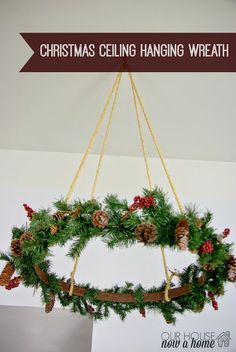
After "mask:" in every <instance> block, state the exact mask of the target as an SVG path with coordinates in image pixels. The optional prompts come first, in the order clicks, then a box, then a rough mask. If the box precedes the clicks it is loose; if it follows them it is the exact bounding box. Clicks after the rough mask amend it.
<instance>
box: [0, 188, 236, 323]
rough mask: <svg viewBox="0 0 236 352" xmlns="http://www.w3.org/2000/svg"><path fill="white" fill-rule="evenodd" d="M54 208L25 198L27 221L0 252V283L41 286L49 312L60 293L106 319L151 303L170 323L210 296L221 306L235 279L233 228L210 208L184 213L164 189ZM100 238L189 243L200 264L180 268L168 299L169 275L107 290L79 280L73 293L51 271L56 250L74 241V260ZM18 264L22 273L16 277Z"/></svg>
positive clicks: (75, 307)
mask: <svg viewBox="0 0 236 352" xmlns="http://www.w3.org/2000/svg"><path fill="white" fill-rule="evenodd" d="M54 207H55V209H56V211H54V212H52V211H51V210H50V209H41V210H39V211H37V212H35V211H33V209H31V208H30V207H29V206H28V205H26V204H24V208H25V210H26V212H27V216H28V218H29V220H30V221H29V224H27V225H26V226H22V227H14V228H13V230H12V241H11V246H10V251H9V253H1V255H0V259H1V260H5V261H7V264H6V265H5V267H4V269H3V271H2V273H1V275H0V285H1V286H5V288H6V289H7V290H11V289H13V288H15V287H17V286H18V285H19V284H20V282H21V283H22V284H23V285H24V286H26V287H33V288H35V289H39V288H40V289H41V293H42V294H41V296H42V301H43V303H44V304H45V311H46V312H47V313H48V312H50V311H51V310H52V309H53V306H54V302H55V298H57V299H58V300H59V301H60V303H61V305H62V306H63V307H66V306H69V307H70V308H71V310H72V311H73V312H79V313H80V314H81V315H89V316H91V317H93V318H94V319H103V318H108V317H109V314H110V311H111V310H112V311H114V312H115V313H117V314H118V315H119V317H120V318H121V319H122V320H123V319H124V318H125V317H126V315H127V314H128V313H129V312H131V311H133V310H138V311H139V313H140V314H141V315H142V316H143V317H145V316H146V311H147V310H154V311H158V312H160V313H162V315H163V316H164V318H165V320H166V322H167V323H174V322H175V315H176V313H179V314H183V313H184V312H185V311H187V310H188V311H192V312H200V311H202V309H203V308H204V305H205V304H206V303H211V304H212V306H213V308H214V309H215V310H217V309H218V304H217V301H216V297H218V296H221V295H223V294H224V285H225V283H226V282H227V281H231V282H235V281H236V258H235V257H234V256H233V255H232V253H231V251H232V244H229V243H225V242H224V238H226V237H227V236H228V235H229V233H230V230H229V229H228V228H226V229H224V231H223V232H222V233H220V234H218V233H217V232H216V230H215V229H214V228H213V227H211V226H210V222H211V220H212V214H211V213H210V212H208V211H207V212H206V213H205V214H203V216H202V217H199V213H198V211H197V210H196V208H195V207H188V208H186V213H185V214H184V215H183V214H182V213H179V212H177V211H175V210H174V209H173V208H172V205H171V204H170V203H169V201H168V199H167V196H166V194H165V193H164V192H163V191H162V190H161V189H159V188H155V189H154V190H152V191H150V190H147V189H144V190H143V194H142V196H136V197H135V198H134V201H133V204H131V205H129V204H128V201H127V200H120V199H119V198H118V197H117V196H116V195H107V196H106V198H105V199H104V201H103V202H102V203H100V202H98V201H97V200H88V201H82V200H80V199H77V200H75V201H74V202H72V203H67V202H65V201H64V200H59V201H57V202H55V203H54ZM95 237H100V238H101V239H102V241H104V242H105V243H106V245H107V247H108V248H116V247H129V246H131V245H133V244H135V243H137V242H139V243H141V244H143V245H145V246H147V247H160V246H163V247H167V246H168V247H170V248H172V249H175V250H179V251H184V250H189V251H191V252H193V253H196V254H197V257H198V258H197V262H196V263H193V264H191V265H189V266H188V267H186V268H184V270H183V271H182V272H178V273H175V274H176V275H177V276H178V281H179V283H178V287H174V285H173V284H172V285H171V288H170V289H169V291H168V294H169V297H170V298H171V299H170V301H167V300H165V292H164V291H165V288H166V284H167V283H166V282H163V283H162V284H161V285H160V286H159V287H152V288H150V289H145V288H144V287H143V286H142V285H137V286H134V285H133V284H132V283H130V282H126V283H125V285H124V286H123V287H119V286H117V285H115V286H114V287H112V288H110V289H106V290H102V291H101V290H100V289H98V288H95V287H93V286H91V285H90V284H79V286H77V285H76V284H75V286H74V288H73V294H72V295H70V294H69V290H70V280H67V281H66V279H65V278H59V277H58V276H57V275H56V274H55V273H53V272H51V261H50V257H51V256H52V253H51V251H50V249H51V248H52V247H53V246H54V245H60V246H64V245H65V244H66V242H67V241H69V240H70V241H72V244H71V246H70V249H69V252H68V253H67V255H68V256H69V257H71V258H72V259H75V258H76V257H78V256H80V255H81V253H82V252H83V249H84V248H85V247H86V245H87V244H88V242H89V241H90V240H92V239H94V238H95ZM15 270H16V272H17V273H18V276H15V277H14V278H13V279H11V278H12V276H13V274H14V271H15Z"/></svg>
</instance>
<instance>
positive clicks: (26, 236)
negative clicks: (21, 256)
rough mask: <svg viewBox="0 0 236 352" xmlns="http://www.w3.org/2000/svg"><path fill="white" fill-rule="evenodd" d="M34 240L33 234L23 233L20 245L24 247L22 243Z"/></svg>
mask: <svg viewBox="0 0 236 352" xmlns="http://www.w3.org/2000/svg"><path fill="white" fill-rule="evenodd" d="M32 239H33V235H32V233H31V232H24V233H22V235H21V236H20V244H21V245H22V243H23V242H24V241H28V240H32Z"/></svg>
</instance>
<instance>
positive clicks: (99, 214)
mask: <svg viewBox="0 0 236 352" xmlns="http://www.w3.org/2000/svg"><path fill="white" fill-rule="evenodd" d="M108 220H109V217H108V214H107V213H106V212H105V211H103V210H97V211H95V212H94V213H93V215H92V223H93V226H94V227H98V228H100V229H104V228H105V227H106V226H107V225H108Z"/></svg>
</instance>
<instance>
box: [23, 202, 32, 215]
mask: <svg viewBox="0 0 236 352" xmlns="http://www.w3.org/2000/svg"><path fill="white" fill-rule="evenodd" d="M23 207H24V209H25V211H26V212H27V216H28V218H29V219H32V215H33V213H34V211H33V209H32V208H30V207H29V206H28V205H27V204H23Z"/></svg>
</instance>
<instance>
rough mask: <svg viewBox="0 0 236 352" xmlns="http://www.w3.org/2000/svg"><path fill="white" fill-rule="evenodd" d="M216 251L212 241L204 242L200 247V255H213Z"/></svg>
mask: <svg viewBox="0 0 236 352" xmlns="http://www.w3.org/2000/svg"><path fill="white" fill-rule="evenodd" d="M213 251H214V247H213V244H212V242H211V240H208V241H206V242H204V243H203V244H202V245H201V247H200V253H212V252H213Z"/></svg>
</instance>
